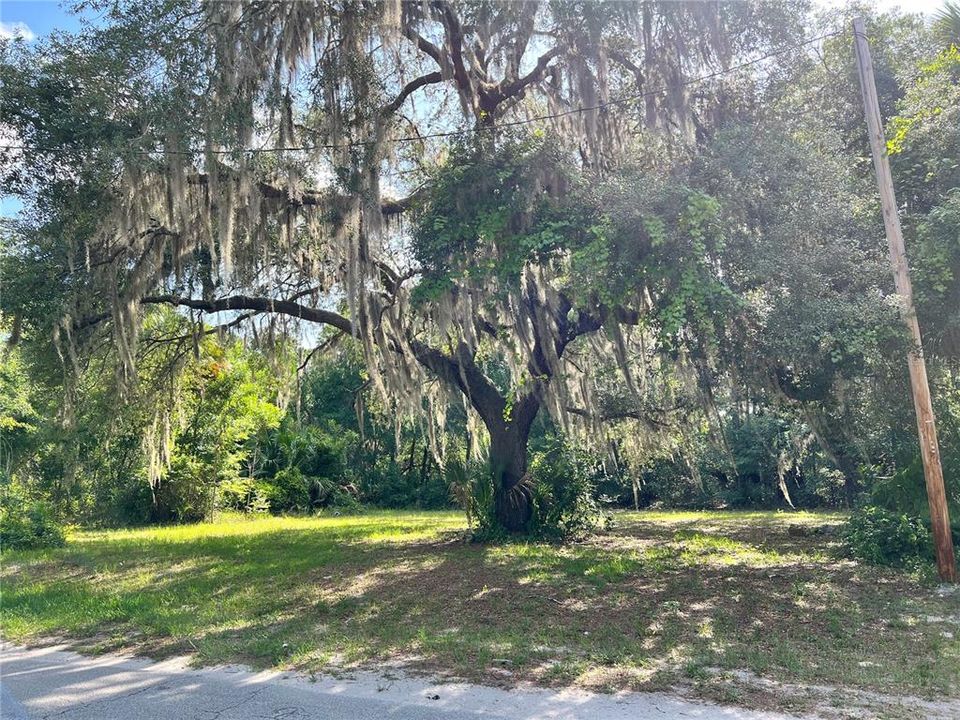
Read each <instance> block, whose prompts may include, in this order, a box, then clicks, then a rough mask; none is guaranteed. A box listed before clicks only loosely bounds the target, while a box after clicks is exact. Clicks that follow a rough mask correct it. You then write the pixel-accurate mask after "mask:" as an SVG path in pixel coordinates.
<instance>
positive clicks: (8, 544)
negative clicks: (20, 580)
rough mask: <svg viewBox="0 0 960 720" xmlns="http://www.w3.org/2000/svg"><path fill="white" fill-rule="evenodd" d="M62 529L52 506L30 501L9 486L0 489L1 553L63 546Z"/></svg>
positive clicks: (38, 501)
mask: <svg viewBox="0 0 960 720" xmlns="http://www.w3.org/2000/svg"><path fill="white" fill-rule="evenodd" d="M64 544H66V539H65V535H64V532H63V528H62V527H61V526H60V524H59V523H58V522H57V520H56V518H55V516H54V512H53V508H52V507H51V505H50V503H47V502H43V501H41V500H31V499H29V498H28V497H26V496H25V495H24V494H23V493H22V492H19V491H18V490H17V489H16V488H14V487H11V486H10V485H8V484H4V485H3V486H2V487H0V551H2V550H32V549H35V548H45V547H62V546H63V545H64Z"/></svg>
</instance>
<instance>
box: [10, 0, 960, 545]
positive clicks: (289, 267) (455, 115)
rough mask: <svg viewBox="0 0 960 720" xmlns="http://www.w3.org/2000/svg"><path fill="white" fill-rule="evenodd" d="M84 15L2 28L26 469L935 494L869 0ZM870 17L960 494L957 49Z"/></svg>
mask: <svg viewBox="0 0 960 720" xmlns="http://www.w3.org/2000/svg"><path fill="white" fill-rule="evenodd" d="M100 4H101V5H102V6H103V8H104V9H106V10H109V18H110V19H109V21H108V22H107V23H106V24H105V25H104V26H102V27H95V28H91V29H89V30H88V31H86V32H84V33H82V34H81V35H79V36H66V35H59V36H58V35H54V36H52V37H51V38H50V39H48V40H45V41H43V42H41V43H38V44H37V45H36V46H27V45H25V44H24V43H22V42H18V41H13V42H7V43H6V44H5V46H4V59H3V64H2V67H0V72H2V80H3V83H4V87H5V92H4V94H3V98H0V112H2V115H3V121H4V123H5V124H6V125H8V126H9V127H10V128H12V131H13V132H14V133H15V134H16V136H17V137H18V138H19V139H20V141H21V142H22V143H23V146H24V147H25V148H26V149H25V150H22V151H21V150H14V149H5V150H3V151H2V152H3V153H4V155H5V163H4V174H3V183H4V192H6V193H8V194H15V195H18V196H20V197H22V198H23V199H24V200H25V201H26V210H25V211H24V213H23V214H22V216H21V218H20V219H18V220H17V221H7V222H6V223H5V225H4V239H3V243H4V252H3V276H4V284H5V286H4V293H3V298H2V308H0V309H2V313H3V322H4V332H5V333H6V335H7V339H8V343H7V349H6V350H5V354H4V368H3V387H2V398H3V416H2V417H3V420H2V422H3V427H2V430H3V444H4V483H5V487H7V488H8V489H7V492H16V493H21V494H26V495H34V496H37V497H42V498H47V499H50V500H52V501H53V502H55V503H56V505H57V507H58V511H59V512H61V513H63V514H64V515H65V516H68V517H76V518H82V519H86V520H93V521H115V522H131V521H147V520H153V521H156V520H171V519H175V520H187V519H193V518H197V517H203V516H206V515H207V514H209V513H210V512H212V511H214V510H215V509H217V508H229V509H237V510H247V511H251V510H267V509H271V510H274V511H294V510H298V511H302V510H309V509H314V508H319V507H325V506H330V505H336V506H344V505H346V506H350V505H352V504H354V503H357V502H373V503H377V504H382V505H418V506H438V505H444V504H449V503H452V502H459V504H461V505H462V506H464V507H465V509H467V511H468V512H469V513H470V514H471V516H472V517H473V518H474V519H475V520H476V522H477V523H478V525H480V526H483V527H486V528H488V529H494V530H495V529H502V528H506V529H510V530H520V529H528V530H529V529H531V528H536V527H548V526H549V528H551V530H550V532H560V533H561V534H569V533H574V534H575V533H576V532H580V531H582V530H583V529H584V528H585V527H586V526H587V525H589V522H586V521H582V518H583V517H586V516H593V515H595V514H596V510H597V505H596V501H597V499H598V498H603V499H605V500H609V501H610V502H612V503H619V504H626V505H631V504H632V505H637V506H640V505H649V504H651V503H656V502H661V503H665V504H670V505H687V506H716V505H733V506H764V507H770V506H794V507H800V506H819V505H828V506H848V507H849V506H853V505H856V504H858V503H863V502H865V501H870V502H874V503H879V504H885V505H889V506H890V507H892V508H897V509H901V510H907V511H909V512H910V513H913V514H916V515H922V513H923V512H924V502H923V482H922V471H921V468H920V463H919V458H918V449H917V446H916V439H915V436H914V432H913V420H912V416H911V413H912V409H911V405H910V401H909V384H908V382H907V378H906V366H905V363H904V361H903V358H904V356H905V354H906V352H907V350H908V345H907V340H906V338H905V337H904V336H903V333H902V331H901V329H900V325H899V323H898V321H897V311H898V308H897V306H896V302H895V301H894V299H893V298H894V297H895V296H894V295H893V292H892V282H891V280H890V277H889V269H888V265H887V260H886V256H885V243H884V238H883V229H882V223H881V222H880V214H879V208H878V201H877V198H876V191H875V185H874V180H873V177H872V174H871V168H870V165H869V162H867V157H868V156H867V153H868V147H867V143H866V136H865V131H864V129H863V128H864V125H863V121H862V107H861V102H860V99H859V88H858V85H857V81H856V73H855V70H854V67H853V63H852V57H851V48H850V38H849V34H848V33H847V31H846V28H847V21H848V19H849V16H850V14H851V13H852V12H854V9H852V8H851V9H849V10H846V11H842V12H836V13H833V14H827V15H822V16H815V15H814V14H813V13H812V11H811V10H810V9H809V8H808V7H807V6H806V5H805V4H804V3H801V2H797V3H793V2H784V3H762V4H756V5H754V4H749V3H729V4H727V3H720V4H700V3H617V4H605V5H603V7H602V8H601V7H600V6H598V5H594V4H589V3H588V4H578V3H535V2H531V3H513V4H510V5H497V4H490V3H483V2H463V3H452V2H444V1H440V0H438V1H437V2H431V3H420V2H402V3H396V4H394V3H386V4H383V3H372V2H371V3H317V4H306V3H278V4H271V3H247V2H236V3H216V4H205V3H199V4H197V3H194V2H187V1H184V2H172V3H171V2H164V3H158V4H151V3H137V4H127V3H123V2H103V3H100ZM868 19H869V26H870V32H871V33H872V41H873V44H874V46H875V48H876V63H877V68H876V71H877V75H878V84H879V91H880V100H881V106H882V109H883V112H884V113H885V115H886V117H887V118H888V120H889V121H888V136H889V138H890V142H889V149H890V152H891V155H892V158H893V163H894V175H895V178H896V180H897V182H898V188H897V191H898V193H899V197H900V200H901V203H902V204H903V221H904V227H905V230H906V234H907V237H908V252H909V254H910V259H911V263H912V266H913V270H914V281H915V288H916V295H917V297H916V302H917V309H918V313H919V315H920V323H921V327H922V328H923V330H924V336H925V346H924V351H925V354H926V356H927V359H928V363H929V365H930V371H931V379H932V382H933V385H934V397H935V399H936V402H937V411H938V413H939V419H940V424H941V436H942V438H941V444H942V446H943V458H944V463H945V474H946V476H947V479H948V483H950V484H951V485H950V490H949V491H950V493H951V498H952V500H953V501H954V502H956V500H957V498H958V492H960V486H958V483H960V378H958V370H960V310H958V308H960V90H958V87H960V84H958V81H960V54H958V50H957V45H956V44H955V42H954V41H955V38H953V39H951V37H952V36H951V35H950V29H949V28H950V25H949V22H947V21H946V20H945V21H944V22H941V23H940V24H937V25H935V26H933V27H931V26H928V25H925V24H924V23H923V21H921V20H920V19H919V18H917V17H915V16H911V15H871V16H869V18H868ZM821 36H822V37H821ZM811 38H818V39H817V40H816V41H813V40H811ZM806 40H810V42H809V43H806V44H804V43H805V41H806ZM758 58H766V59H765V60H764V61H763V62H758ZM698 78H702V79H698ZM383 188H389V189H390V190H391V192H386V191H385V190H383ZM51 340H52V342H51ZM571 508H572V509H571ZM558 528H559V530H558Z"/></svg>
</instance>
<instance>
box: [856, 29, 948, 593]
mask: <svg viewBox="0 0 960 720" xmlns="http://www.w3.org/2000/svg"><path fill="white" fill-rule="evenodd" d="M853 42H854V47H855V48H856V51H857V67H858V70H859V75H860V90H861V91H862V93H863V108H864V111H865V113H866V116H867V134H868V135H869V136H870V149H871V151H872V152H873V167H874V170H876V173H877V185H879V186H880V203H881V205H882V206H883V224H884V227H885V228H886V231H887V243H888V245H889V246H890V263H891V264H892V265H893V279H894V282H895V284H896V287H897V293H898V294H899V295H900V298H901V301H902V303H903V307H902V313H903V319H904V322H905V323H906V324H907V328H908V329H909V330H910V338H911V340H912V341H913V349H912V350H911V351H910V354H909V355H908V356H907V362H908V363H909V365H910V386H911V389H912V390H913V407H914V409H915V410H916V413H917V430H918V431H919V434H920V455H921V457H922V458H923V476H924V479H925V480H926V483H927V500H928V502H929V503H930V522H931V524H932V526H933V542H934V546H935V548H936V553H937V571H938V572H939V573H940V578H941V579H942V580H944V581H946V582H956V581H957V564H956V561H955V560H954V556H953V538H952V537H951V535H950V516H949V513H948V511H947V493H946V490H945V488H944V485H943V467H942V466H941V465H940V446H939V444H938V443H937V426H936V422H935V419H934V415H933V404H932V403H931V401H930V385H929V383H928V382H927V365H926V363H925V362H924V359H923V346H922V345H921V344H920V324H919V323H918V322H917V313H916V311H915V310H914V307H913V287H912V286H911V284H910V271H909V268H908V267H907V254H906V250H905V249H904V245H903V231H902V230H901V228H900V215H899V214H898V213H897V200H896V196H895V195H894V193H893V176H892V175H891V174H890V161H889V160H888V158H887V140H886V137H885V135H884V133H883V122H882V121H881V119H880V103H879V101H878V99H877V85H876V82H875V81H874V79H873V61H872V60H871V59H870V45H869V44H868V43H867V32H866V29H865V28H864V24H863V19H862V18H856V19H855V20H854V21H853Z"/></svg>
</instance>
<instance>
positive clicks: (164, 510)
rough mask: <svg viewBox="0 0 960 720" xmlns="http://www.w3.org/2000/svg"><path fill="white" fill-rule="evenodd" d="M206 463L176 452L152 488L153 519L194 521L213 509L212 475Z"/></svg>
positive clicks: (214, 484)
mask: <svg viewBox="0 0 960 720" xmlns="http://www.w3.org/2000/svg"><path fill="white" fill-rule="evenodd" d="M213 473H214V470H213V469H212V468H211V467H210V465H209V464H207V463H205V462H203V461H201V460H199V459H198V458H195V457H193V456H190V455H183V454H179V453H178V454H176V455H174V456H173V460H172V461H171V463H170V469H169V471H168V472H167V474H166V475H165V476H164V477H163V478H162V479H161V480H160V482H159V483H158V484H157V486H156V488H155V489H154V494H155V497H156V504H155V506H154V519H155V520H157V521H161V522H163V521H167V520H175V521H177V522H195V521H198V520H204V519H205V518H207V517H209V516H210V514H211V513H212V512H213V509H214V500H215V495H216V492H215V491H216V478H215V477H213Z"/></svg>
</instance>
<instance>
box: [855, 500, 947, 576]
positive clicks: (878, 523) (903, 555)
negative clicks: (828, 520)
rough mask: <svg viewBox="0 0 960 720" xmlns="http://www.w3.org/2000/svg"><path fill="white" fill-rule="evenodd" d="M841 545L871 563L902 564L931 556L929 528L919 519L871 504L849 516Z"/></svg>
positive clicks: (921, 560) (908, 563) (924, 560)
mask: <svg viewBox="0 0 960 720" xmlns="http://www.w3.org/2000/svg"><path fill="white" fill-rule="evenodd" d="M843 544H844V547H845V548H846V550H847V552H848V553H849V554H850V555H851V556H853V557H855V558H858V559H860V560H863V561H864V562H867V563H870V564H872V565H886V566H889V567H903V566H907V565H913V564H916V563H917V562H927V561H929V560H930V559H931V558H932V557H933V543H932V541H931V538H930V531H929V529H928V528H927V526H926V525H925V524H924V522H923V521H922V520H921V519H920V518H917V517H912V516H910V515H907V514H905V513H898V512H894V511H891V510H885V509H883V508H879V507H873V506H871V507H865V508H861V509H860V510H858V511H856V512H855V513H854V514H853V515H851V516H850V519H849V520H848V521H847V524H846V527H845V528H844V531H843Z"/></svg>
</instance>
